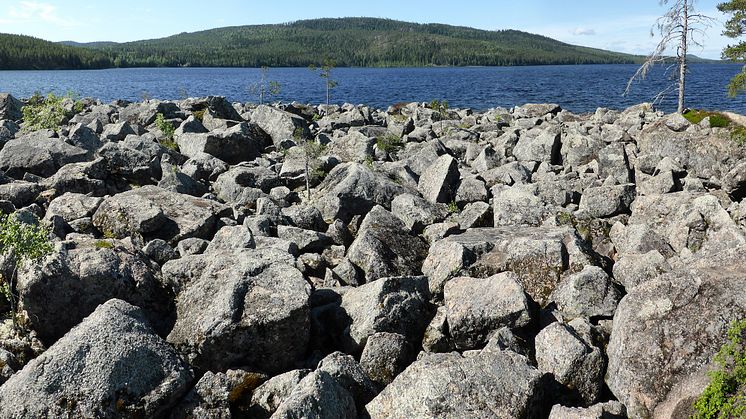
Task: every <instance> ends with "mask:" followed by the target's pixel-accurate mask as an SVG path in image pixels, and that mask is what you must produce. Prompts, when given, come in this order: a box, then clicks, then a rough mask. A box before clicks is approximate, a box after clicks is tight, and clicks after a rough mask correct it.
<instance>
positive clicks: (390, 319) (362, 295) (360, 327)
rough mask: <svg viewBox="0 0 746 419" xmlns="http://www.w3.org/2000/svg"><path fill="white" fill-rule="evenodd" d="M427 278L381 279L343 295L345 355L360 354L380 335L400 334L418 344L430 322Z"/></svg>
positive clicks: (342, 312) (339, 318)
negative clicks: (347, 353)
mask: <svg viewBox="0 0 746 419" xmlns="http://www.w3.org/2000/svg"><path fill="white" fill-rule="evenodd" d="M428 299H429V293H428V291H427V278H425V277H401V278H381V279H378V280H376V281H373V282H370V283H367V284H365V285H361V286H359V287H357V288H354V289H351V290H349V291H347V292H346V293H345V294H344V295H342V302H341V307H340V309H341V310H339V314H338V322H339V323H340V325H339V326H340V329H341V330H342V333H343V335H342V336H341V339H342V345H343V346H344V347H345V352H349V353H357V352H359V351H361V350H362V349H363V348H364V347H365V344H366V342H367V340H368V337H369V336H371V335H373V334H374V333H377V332H391V333H399V334H401V335H404V336H406V337H407V340H408V341H409V342H419V341H420V339H421V338H422V333H423V332H424V330H425V327H427V324H428V323H429V321H430V307H429V305H428Z"/></svg>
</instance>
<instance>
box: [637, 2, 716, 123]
mask: <svg viewBox="0 0 746 419" xmlns="http://www.w3.org/2000/svg"><path fill="white" fill-rule="evenodd" d="M694 2H695V0H660V3H661V5H667V4H670V5H671V7H670V8H669V9H668V11H667V12H666V14H664V15H663V16H661V17H660V18H658V21H657V22H656V24H655V26H653V28H652V29H651V30H650V36H651V37H653V36H655V32H656V31H657V32H658V33H659V34H660V36H661V39H660V41H659V42H658V45H657V46H656V47H655V49H654V50H653V52H652V53H651V54H650V55H649V56H648V57H647V59H646V60H645V62H643V63H642V65H641V66H640V68H639V69H637V71H636V72H635V74H634V75H633V76H632V77H631V78H630V79H629V82H628V83H627V88H626V89H625V90H624V94H625V95H627V94H629V92H630V90H631V88H632V84H633V82H634V81H635V80H644V79H645V78H646V77H647V75H648V73H649V72H650V70H651V69H652V68H653V66H654V65H655V64H658V63H664V62H670V60H671V59H672V58H673V57H671V56H666V55H664V54H665V52H666V51H667V50H668V49H669V47H671V46H673V45H676V56H675V61H674V63H673V64H671V65H670V66H669V67H668V68H667V69H666V74H670V75H671V79H672V80H674V82H673V83H672V84H671V85H669V86H667V87H666V88H664V89H663V90H662V91H660V92H658V94H657V95H656V96H655V98H654V100H653V103H657V102H660V101H661V100H663V98H664V96H665V95H667V94H668V93H669V92H670V91H672V90H676V91H677V92H678V112H679V113H683V112H684V93H685V91H686V74H687V72H688V66H687V54H688V52H689V49H690V46H692V45H693V46H697V47H702V42H701V41H699V39H701V37H703V36H704V30H705V29H707V28H708V27H710V26H711V25H712V22H714V19H713V18H711V17H708V16H705V15H703V14H700V13H697V12H696V10H695V8H694Z"/></svg>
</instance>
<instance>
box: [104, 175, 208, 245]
mask: <svg viewBox="0 0 746 419" xmlns="http://www.w3.org/2000/svg"><path fill="white" fill-rule="evenodd" d="M220 209H221V206H220V205H219V204H218V203H217V202H214V201H209V200H206V199H201V198H195V197H192V196H189V195H183V194H179V193H176V192H169V191H166V190H164V189H161V188H158V187H156V186H143V187H142V188H138V189H135V190H132V191H128V192H124V193H121V194H117V195H115V196H113V197H111V198H107V199H106V200H104V202H103V203H102V204H101V205H100V206H99V208H98V210H97V211H96V213H95V214H93V224H94V225H95V226H96V228H98V229H99V231H101V232H102V233H104V234H105V235H112V236H114V237H128V236H131V237H141V238H143V241H149V240H151V239H154V238H159V239H163V240H166V241H168V242H169V243H177V242H179V241H180V240H182V239H185V238H190V237H198V238H209V237H211V236H212V234H213V232H214V231H215V226H216V220H217V215H218V212H219V211H220Z"/></svg>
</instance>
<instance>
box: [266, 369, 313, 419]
mask: <svg viewBox="0 0 746 419" xmlns="http://www.w3.org/2000/svg"><path fill="white" fill-rule="evenodd" d="M311 372H312V371H311V370H292V371H288V372H286V373H284V374H280V375H276V376H274V377H272V378H270V379H269V380H267V381H266V382H264V383H263V384H262V385H260V386H259V387H257V388H256V390H254V392H253V393H252V395H251V405H252V408H254V409H256V410H258V411H259V414H261V415H262V416H264V415H266V416H269V415H271V414H272V413H274V412H275V410H277V408H278V407H279V406H280V404H282V402H283V401H285V399H287V398H288V396H290V393H292V391H293V389H294V388H295V387H296V386H297V385H298V383H300V382H301V380H303V378H305V377H306V376H308V374H310V373H311Z"/></svg>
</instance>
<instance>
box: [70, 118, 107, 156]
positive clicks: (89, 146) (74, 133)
mask: <svg viewBox="0 0 746 419" xmlns="http://www.w3.org/2000/svg"><path fill="white" fill-rule="evenodd" d="M67 137H68V139H67V142H68V143H69V144H72V145H74V146H76V147H80V148H82V149H85V150H88V151H91V152H95V151H96V150H98V149H99V148H101V145H102V142H101V139H100V138H99V136H98V134H96V132H95V131H94V130H92V129H90V128H88V127H86V126H84V125H83V124H78V125H76V126H75V127H73V129H71V130H70V134H68V136H67Z"/></svg>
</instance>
